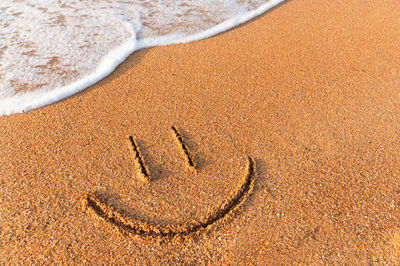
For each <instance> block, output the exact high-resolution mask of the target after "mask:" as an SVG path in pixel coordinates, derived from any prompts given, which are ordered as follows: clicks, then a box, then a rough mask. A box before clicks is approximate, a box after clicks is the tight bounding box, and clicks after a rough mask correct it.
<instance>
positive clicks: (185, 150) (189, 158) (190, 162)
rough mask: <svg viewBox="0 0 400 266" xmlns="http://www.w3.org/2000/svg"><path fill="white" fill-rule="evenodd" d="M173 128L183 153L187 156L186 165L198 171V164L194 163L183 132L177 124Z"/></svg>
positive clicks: (193, 170)
mask: <svg viewBox="0 0 400 266" xmlns="http://www.w3.org/2000/svg"><path fill="white" fill-rule="evenodd" d="M171 129H172V131H173V133H174V136H175V138H176V140H177V141H178V144H179V146H180V147H181V149H182V151H183V154H184V156H185V159H186V167H187V168H188V169H189V170H190V171H192V172H196V165H195V164H194V162H193V159H192V156H191V155H190V152H189V149H188V147H187V146H186V144H185V142H184V140H183V137H182V134H181V133H180V132H179V131H178V129H177V128H176V127H175V126H172V127H171Z"/></svg>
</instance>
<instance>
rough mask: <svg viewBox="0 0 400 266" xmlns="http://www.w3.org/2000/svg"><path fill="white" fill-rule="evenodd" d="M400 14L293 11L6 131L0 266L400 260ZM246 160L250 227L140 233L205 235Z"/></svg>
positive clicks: (167, 54) (167, 50)
mask: <svg viewBox="0 0 400 266" xmlns="http://www.w3.org/2000/svg"><path fill="white" fill-rule="evenodd" d="M399 14H400V3H399V2H398V1H397V0H385V1H368V0H362V1H361V0H338V1H313V0H292V1H287V2H286V3H285V4H283V5H281V6H279V7H278V8H275V9H273V10H271V11H270V12H268V13H266V14H264V15H263V16H261V17H260V18H258V19H255V20H253V21H251V22H250V23H247V24H246V25H244V26H241V27H238V28H236V29H234V30H231V31H229V32H227V33H224V34H221V35H219V36H216V37H213V38H210V39H207V40H202V41H199V42H195V43H190V44H181V45H172V46H166V47H157V48H153V49H147V50H142V51H139V52H137V53H135V54H133V55H132V56H131V57H130V58H129V59H128V60H127V61H126V62H125V63H123V64H122V65H121V66H120V67H119V68H118V69H117V70H116V71H115V73H114V74H112V75H111V76H110V77H108V78H106V79H105V80H103V81H101V82H100V83H98V84H97V85H95V86H93V87H92V88H89V89H87V90H85V91H84V92H83V93H80V94H78V95H75V96H74V97H71V98H69V99H66V100H64V101H61V102H59V103H57V104H53V105H51V106H47V107H45V108H41V109H38V110H34V111H31V112H28V113H24V114H16V115H11V116H3V117H0V264H8V263H17V262H20V263H24V264H31V263H36V264H39V263H45V264H50V263H75V264H81V263H91V264H102V263H105V264H111V263H137V264H156V263H160V262H162V263H180V262H185V263H198V264H203V263H213V264H217V263H230V264H245V263H254V264H265V263H271V264H272V263H300V262H301V263H316V264H320V263H344V262H347V263H355V262H359V263H360V262H361V263H396V264H398V263H400V261H399V257H400V182H399V181H400V172H399V169H400V168H399V166H400V138H399V136H400V67H399V66H400V47H399V44H400V21H399ZM172 125H174V126H176V128H177V129H178V130H179V132H180V134H181V136H182V137H183V138H184V143H185V144H186V148H187V150H188V151H189V153H190V155H191V156H192V159H193V162H194V164H195V165H196V169H195V171H193V169H190V168H191V167H190V166H188V158H187V157H186V153H185V151H184V149H183V147H182V145H180V143H179V141H177V136H176V134H175V133H174V132H173V131H172V130H171V126H172ZM129 136H134V138H135V141H136V143H137V146H138V147H139V148H140V154H141V155H140V158H142V160H143V161H144V162H145V164H146V165H147V168H148V171H149V172H150V175H151V180H150V181H148V180H143V178H140V175H141V173H140V171H138V161H139V160H138V158H136V157H135V156H136V155H135V154H136V153H135V152H134V151H133V152H132V147H131V146H130V144H129V139H128V138H129ZM131 152H132V154H131ZM132 155H133V157H132ZM247 156H251V158H254V160H255V164H256V166H255V169H254V170H255V173H254V179H253V181H254V183H252V184H253V185H254V189H253V190H252V191H250V190H251V189H249V190H247V192H246V193H247V194H246V195H244V197H245V198H241V200H242V201H240V199H239V200H238V201H237V202H236V203H238V205H235V204H236V203H235V204H233V205H235V206H233V207H232V206H231V207H232V208H231V209H235V211H236V212H231V211H228V215H225V214H224V215H225V216H224V215H219V218H221V217H222V216H223V217H222V219H219V220H218V219H216V220H217V221H216V222H215V223H214V222H213V223H212V224H211V225H210V226H209V227H208V228H207V230H201V231H198V232H197V233H196V234H194V236H193V237H192V238H188V237H183V238H180V239H171V238H167V239H164V236H158V238H161V239H164V240H162V241H161V243H160V242H159V241H155V240H152V239H150V240H146V241H144V240H142V238H140V237H136V236H135V233H140V232H142V233H143V232H149V231H146V230H150V229H151V230H153V231H154V230H161V231H162V232H164V231H163V230H167V229H165V228H170V229H171V228H172V229H171V230H178V229H177V228H178V226H177V225H176V224H179V223H182V224H183V225H184V226H183V227H185V225H186V226H189V225H190V224H192V225H193V224H196V221H204V219H206V218H203V217H205V216H206V215H207V212H208V211H209V210H215V208H217V207H218V206H220V204H221V202H223V201H224V200H226V199H228V198H229V197H231V198H232V197H233V196H232V193H234V192H238V191H239V192H240V188H239V190H237V187H238V186H240V184H242V183H241V182H243V180H244V179H243V178H244V177H245V176H246V171H247V172H248V159H247ZM246 169H247V170H246ZM235 189H236V190H235ZM251 192H252V193H251ZM87 193H91V194H87ZM240 193H241V192H240ZM240 193H239V194H240ZM242 194H243V193H242ZM242 194H241V195H240V196H243V195H242ZM84 195H89V196H93V195H94V197H96V199H98V200H99V202H100V203H101V204H103V205H104V206H106V207H105V208H106V209H107V208H108V209H107V210H106V212H107V211H108V214H105V216H106V218H107V219H105V220H104V219H101V218H99V217H97V216H98V215H97V213H96V210H95V209H93V208H92V209H89V210H88V209H86V211H84V210H83V208H82V201H83V203H85V200H84V198H83V196H84ZM89 196H87V197H88V198H89ZM88 198H86V199H88ZM87 203H88V202H87V201H86V206H87ZM231 205H232V204H231ZM225 207H226V206H225ZM228 207H229V206H228ZM97 208H98V210H99V208H100V207H99V206H97ZM98 210H97V211H98ZM107 215H108V216H107ZM112 215H114V218H113V217H111V216H112ZM118 215H120V216H121V217H125V218H124V219H126V220H125V222H121V220H118V219H120V218H118V217H117V216H118ZM110 217H111V218H110ZM138 221H143V222H144V223H149V224H151V225H152V226H153V227H151V226H150V225H149V224H147V225H146V224H144V225H145V227H146V226H147V227H146V228H145V229H143V230H142V231H140V230H139V231H134V230H133V229H132V228H131V229H129V226H128V225H127V224H129V223H131V224H133V223H135V222H138ZM193 221H194V222H193ZM112 223H114V224H119V227H118V226H112V225H111V224H112ZM123 226H125V229H126V230H128V231H129V230H130V231H131V233H128V234H125V236H127V237H124V236H123V235H121V234H120V233H119V232H118V230H117V229H118V228H122V227H123ZM150 227H151V228H150ZM189 227H190V226H189ZM189 227H187V228H189ZM149 228H150V229H149ZM157 228H158V229H157ZM187 228H186V229H187ZM189 229H190V228H189ZM191 229H193V228H191ZM132 232H134V233H132ZM164 233H165V232H164ZM150 238H151V237H150Z"/></svg>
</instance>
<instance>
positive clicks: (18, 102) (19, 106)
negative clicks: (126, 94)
mask: <svg viewBox="0 0 400 266" xmlns="http://www.w3.org/2000/svg"><path fill="white" fill-rule="evenodd" d="M2 1H11V2H12V1H13V0H2ZM27 1H28V0H27ZM34 1H39V2H41V1H42V2H46V1H51V0H34ZM232 1H233V0H224V1H223V2H220V5H219V6H218V5H217V6H216V8H215V10H214V11H215V12H217V13H218V12H221V13H222V15H221V18H220V19H223V20H222V22H220V23H217V24H216V25H214V26H211V27H210V25H212V23H211V24H210V23H206V22H204V21H197V22H196V20H197V19H195V20H193V18H191V15H189V16H188V17H189V18H190V19H192V20H189V21H183V22H182V21H179V20H178V21H175V20H176V19H175V18H174V17H172V18H168V19H167V20H166V21H174V23H172V25H169V26H170V28H168V27H161V26H154V25H150V24H151V23H154V21H152V20H150V22H149V21H146V20H144V19H143V17H140V15H138V14H137V13H136V14H135V12H137V11H136V10H138V9H140V7H141V6H139V7H138V6H134V8H133V7H132V6H130V9H129V8H128V7H127V4H126V3H128V2H129V1H128V2H126V3H125V4H121V2H123V1H119V4H118V5H119V6H118V8H116V7H115V6H113V7H111V8H110V10H111V11H110V10H109V11H105V10H108V9H107V6H101V5H100V7H101V8H100V9H99V11H100V12H101V13H104V14H103V15H104V16H105V17H104V20H107V21H108V20H110V18H109V16H111V15H115V14H116V13H117V15H116V17H117V18H118V19H116V22H115V23H116V25H117V26H118V27H117V28H118V30H116V31H115V32H114V28H112V27H111V28H110V29H109V31H108V32H104V31H105V30H104V29H103V28H100V29H99V31H100V32H101V33H102V34H110V33H113V36H112V37H115V36H116V37H118V38H119V40H120V39H124V40H125V41H124V42H123V43H118V41H117V42H115V41H109V45H106V47H105V48H104V47H102V46H101V44H98V46H99V47H100V48H99V49H98V50H99V51H101V52H103V53H104V55H102V54H101V53H100V55H102V56H100V58H96V57H90V56H89V55H86V57H85V58H84V60H83V63H84V64H82V67H81V68H82V69H83V70H82V73H83V75H81V76H79V77H78V78H76V77H72V78H71V77H68V78H63V76H62V75H61V78H60V77H57V78H59V80H58V81H57V82H65V79H67V80H69V81H70V82H69V84H66V85H63V86H57V85H54V84H57V82H55V83H52V82H49V84H50V86H47V87H46V88H45V89H37V90H34V91H28V92H23V93H14V94H13V93H12V90H10V89H9V88H2V87H1V86H0V96H1V93H3V94H5V95H6V97H3V98H1V97H0V115H7V114H12V113H18V112H25V111H28V110H32V109H35V108H39V107H42V106H45V105H49V104H52V103H55V102H57V101H60V100H62V99H64V98H66V97H69V96H71V95H73V94H75V93H77V92H79V91H82V90H83V89H85V88H87V87H89V86H91V85H93V84H94V83H96V82H98V81H99V80H101V79H103V78H104V77H106V76H107V75H109V74H110V73H111V72H113V71H114V69H115V68H116V67H117V66H118V65H119V64H120V63H122V62H123V61H124V60H125V59H126V58H127V57H128V56H129V55H130V54H132V53H133V52H134V51H136V50H139V49H142V48H147V47H152V46H159V45H167V44H174V43H183V42H192V41H197V40H201V39H205V38H208V37H211V36H214V35H216V34H219V33H221V32H224V31H226V30H229V29H231V28H233V27H236V26H238V25H240V24H242V23H244V22H246V21H248V20H250V19H252V18H254V17H256V16H258V15H260V14H262V13H264V12H266V11H267V10H269V9H271V8H273V7H275V6H276V5H278V4H280V3H282V2H284V1H285V0H270V1H268V2H266V3H262V4H259V5H258V6H257V7H256V8H254V9H251V5H250V4H249V3H248V2H246V5H247V6H246V5H245V6H243V5H238V4H236V5H235V4H232ZM28 2H29V1H28ZM150 2H151V1H150ZM187 2H190V1H184V3H183V4H182V6H183V7H185V8H186V7H187ZM198 2H199V1H194V2H193V3H196V4H197V3H198ZM215 2H217V1H215ZM215 2H213V4H214V3H215ZM254 2H260V1H254ZM261 2H262V1H261ZM264 2H265V1H264ZM3 3H4V2H3ZM35 3H37V2H35ZM193 3H191V4H193ZM221 3H222V4H221ZM206 4H207V3H206V2H202V5H206ZM210 5H211V4H210ZM249 5H250V7H249ZM253 5H256V3H253ZM174 6H175V7H176V5H175V4H174ZM189 6H190V5H189ZM220 6H226V7H229V10H228V11H227V10H223V11H220V9H221V8H220ZM1 7H2V6H1V3H0V10H1ZM232 7H233V8H232ZM91 8H93V6H92V7H91ZM96 8H99V5H97V7H96ZM185 8H183V9H184V10H183V11H180V12H181V13H182V12H183V13H184V14H189V13H190V12H188V10H187V9H185ZM161 9H165V7H161ZM249 9H250V10H249ZM116 10H117V12H116ZM126 10H128V11H129V12H126ZM189 10H190V9H189ZM29 11H30V12H31V10H29ZM174 11H176V10H174ZM214 11H213V12H214ZM142 12H143V11H142ZM163 12H164V13H163V15H164V16H165V14H169V13H173V12H170V11H168V9H167V10H164V11H163ZM210 12H211V11H210ZM213 12H211V13H210V14H208V16H211V17H213V16H215V14H214V13H213ZM78 13H79V12H78ZM139 13H140V12H139ZM178 13H179V12H178ZM132 14H134V15H132ZM146 14H149V13H146ZM235 14H237V15H235ZM0 16H1V13H0ZM77 16H79V17H80V16H82V14H77ZM227 17H228V18H227ZM46 19H47V18H46ZM174 19H175V20H174ZM25 20H29V18H28V19H25ZM194 22H196V23H197V24H196V23H194ZM25 23H27V22H26V21H25ZM149 23H150V24H149ZM182 23H183V24H182ZM185 23H186V24H185ZM0 24H1V23H0ZM193 24H196V25H195V26H193V27H189V26H190V25H193ZM214 24H215V23H214ZM182 25H183V26H185V25H186V26H185V27H188V28H189V30H187V29H185V30H182V28H181V27H182ZM188 25H189V26H188ZM0 26H1V25H0ZM78 26H79V25H78ZM207 27H208V28H207ZM78 28H79V27H78ZM203 28H205V29H203ZM121 29H123V30H121ZM166 29H167V30H166ZM199 29H200V30H199ZM38 32H39V33H40V30H39V31H38ZM165 32H167V33H166V34H165ZM1 33H2V31H1V30H0V37H1V36H2V35H1ZM53 34H55V33H54V32H53ZM96 34H98V33H96ZM114 34H115V36H114ZM73 36H74V35H72V36H67V38H66V43H67V44H68V41H69V42H71V40H72V39H73ZM48 37H49V35H48V34H47V35H45V37H42V39H45V38H47V39H48ZM59 37H60V36H57V35H55V36H54V38H55V39H54V40H53V41H59ZM104 38H106V41H105V42H106V43H107V40H108V39H107V36H106V37H105V36H104V35H103V36H99V40H101V41H103V40H104ZM118 38H117V39H118ZM109 39H110V40H113V38H111V37H110V38H109ZM94 40H97V39H94ZM85 41H87V40H85ZM110 44H111V46H112V45H115V44H117V45H115V46H114V47H116V48H114V49H111V51H110V49H109V47H110ZM6 45H7V44H6ZM51 45H53V44H51ZM3 47H4V44H3ZM56 47H57V48H58V49H61V50H62V51H63V49H64V50H65V53H66V54H67V55H69V54H70V53H71V52H73V51H70V50H68V49H66V48H65V47H62V46H56ZM0 48H2V43H1V39H0ZM28 48H29V47H28ZM0 52H1V49H0ZM25 52H26V50H25ZM79 52H80V54H79V53H78V55H77V56H78V58H79V57H82V56H85V54H83V55H82V51H80V50H79ZM92 52H96V50H94V51H92ZM0 55H1V53H0ZM63 56H65V55H63ZM71 56H72V55H71ZM50 57H51V56H50ZM47 58H49V56H48V57H47ZM41 59H42V58H39V59H38V60H39V61H40V60H41ZM66 62H67V63H65V62H63V64H64V65H66V66H67V67H69V68H71V64H75V62H73V60H72V62H71V60H66ZM1 63H2V62H1V60H0V82H1V83H3V81H2V78H1V75H2V74H4V73H5V70H4V69H3V73H2V72H1V70H2V68H1V67H2V64H1ZM35 63H36V64H37V62H35ZM3 66H4V62H3ZM74 66H75V65H72V67H74ZM90 66H92V67H93V66H95V69H93V70H91V69H90V68H88V67H90ZM69 68H66V71H67V72H68V70H69ZM8 69H9V68H8ZM17 69H18V68H17ZM39 69H40V68H39ZM86 73H88V74H86ZM11 74H13V73H11ZM14 74H15V73H14ZM17 74H18V75H22V74H23V73H17ZM8 75H10V73H8ZM18 75H16V76H18ZM31 75H32V79H33V80H35V79H36V78H38V76H37V75H40V74H38V73H36V72H34V73H33V74H31ZM74 78H75V81H74V80H73V79H74ZM54 79H56V78H54ZM41 82H42V81H41ZM1 83H0V85H1ZM5 83H6V82H4V83H3V87H4V84H5ZM28 83H29V82H28ZM2 89H3V91H1V90H2ZM10 91H11V96H9V94H10Z"/></svg>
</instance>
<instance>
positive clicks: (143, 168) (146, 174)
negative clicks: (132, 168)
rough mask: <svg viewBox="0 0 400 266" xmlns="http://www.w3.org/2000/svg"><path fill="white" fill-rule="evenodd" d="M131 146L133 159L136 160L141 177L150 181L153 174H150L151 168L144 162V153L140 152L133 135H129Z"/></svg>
mask: <svg viewBox="0 0 400 266" xmlns="http://www.w3.org/2000/svg"><path fill="white" fill-rule="evenodd" d="M129 148H130V150H131V154H132V158H133V161H134V162H135V164H136V166H137V168H138V173H139V177H140V178H141V179H142V180H143V181H146V182H148V181H150V180H151V176H150V171H149V168H148V167H147V165H146V163H145V162H144V159H143V155H142V153H141V152H140V149H139V146H138V145H137V143H136V141H135V139H134V138H133V137H132V136H129Z"/></svg>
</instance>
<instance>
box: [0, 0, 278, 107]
mask: <svg viewBox="0 0 400 266" xmlns="http://www.w3.org/2000/svg"><path fill="white" fill-rule="evenodd" d="M283 1H284V0H163V1H161V0H118V1H115V0H86V1H79V0H1V1H0V115H6V114H11V113H18V112H24V111H28V110H31V109H35V108H38V107H42V106H45V105H48V104H51V103H54V102H57V101H59V100H61V99H63V98H65V97H68V96H70V95H73V94H74V93H77V92H79V91H81V90H83V89H85V88H87V87H88V86H90V85H92V84H94V83H95V82H97V81H99V80H100V79H102V78H104V77H105V76H107V75H109V74H110V73H111V72H112V71H113V70H114V69H115V67H117V66H118V65H119V64H120V63H121V62H122V61H123V60H125V59H126V58H127V57H128V56H129V55H130V54H131V53H132V52H134V51H136V50H139V49H141V48H145V47H152V46H157V45H165V44H173V43H180V42H189V41H195V40H200V39H204V38H207V37H210V36H213V35H215V34H218V33H220V32H223V31H226V30H228V29H230V28H232V27H235V26H237V25H239V24H241V23H244V22H246V21H248V20H250V19H252V18H254V17H255V16H258V15H260V14H262V13H264V12H265V11H267V10H268V9H270V8H272V7H274V6H276V5H278V4H279V3H281V2H283Z"/></svg>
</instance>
